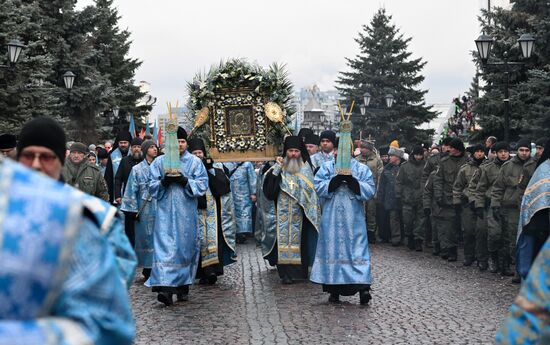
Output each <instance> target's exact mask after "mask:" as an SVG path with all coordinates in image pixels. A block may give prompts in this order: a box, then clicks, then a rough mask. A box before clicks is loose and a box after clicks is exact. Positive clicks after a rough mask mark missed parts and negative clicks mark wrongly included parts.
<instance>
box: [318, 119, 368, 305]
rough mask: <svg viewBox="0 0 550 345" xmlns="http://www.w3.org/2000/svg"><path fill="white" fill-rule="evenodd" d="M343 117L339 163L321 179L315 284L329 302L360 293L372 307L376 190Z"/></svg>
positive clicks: (323, 169) (322, 171)
mask: <svg viewBox="0 0 550 345" xmlns="http://www.w3.org/2000/svg"><path fill="white" fill-rule="evenodd" d="M349 116H351V111H350V114H349ZM343 117H344V116H343V112H342V120H343V121H342V124H341V131H340V144H339V148H338V157H337V162H336V163H335V162H332V161H330V162H326V163H324V164H322V165H321V166H320V167H319V170H318V172H317V173H316V175H315V190H316V191H317V194H318V196H319V199H320V200H321V202H322V205H323V210H322V218H321V229H320V233H319V240H318V242H317V251H316V255H315V261H314V262H313V267H312V270H311V277H310V280H311V281H312V282H314V283H317V284H323V291H324V292H328V293H330V297H329V302H332V303H338V302H339V300H340V295H343V296H350V295H355V294H356V293H359V296H360V303H361V305H366V304H368V302H369V300H370V299H371V296H370V293H369V290H370V285H371V284H372V273H371V260H370V253H369V249H368V238H367V231H365V230H368V229H367V224H366V222H365V208H364V205H363V204H364V202H366V201H368V200H370V199H372V198H373V197H374V194H375V193H376V187H375V185H374V180H373V178H372V173H371V171H370V169H369V168H368V167H367V166H366V165H364V164H362V163H359V162H358V161H357V160H355V159H353V158H351V148H352V142H351V122H350V121H349V117H348V120H344V118H343Z"/></svg>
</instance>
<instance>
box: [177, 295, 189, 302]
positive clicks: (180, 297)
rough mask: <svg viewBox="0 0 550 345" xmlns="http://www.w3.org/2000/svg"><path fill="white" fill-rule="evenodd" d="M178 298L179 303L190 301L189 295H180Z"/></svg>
mask: <svg viewBox="0 0 550 345" xmlns="http://www.w3.org/2000/svg"><path fill="white" fill-rule="evenodd" d="M177 296H178V302H187V301H189V294H186V293H179V294H178V295H177Z"/></svg>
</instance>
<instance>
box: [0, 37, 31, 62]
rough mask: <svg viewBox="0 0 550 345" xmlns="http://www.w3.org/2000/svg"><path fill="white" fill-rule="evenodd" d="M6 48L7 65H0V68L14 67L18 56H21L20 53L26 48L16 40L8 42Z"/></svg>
mask: <svg viewBox="0 0 550 345" xmlns="http://www.w3.org/2000/svg"><path fill="white" fill-rule="evenodd" d="M7 46H8V60H9V65H0V68H10V67H14V66H15V64H16V63H17V61H18V60H19V56H21V52H22V51H23V49H25V48H26V46H25V45H24V44H23V43H21V41H19V40H16V39H13V40H10V41H9V42H8V44H7Z"/></svg>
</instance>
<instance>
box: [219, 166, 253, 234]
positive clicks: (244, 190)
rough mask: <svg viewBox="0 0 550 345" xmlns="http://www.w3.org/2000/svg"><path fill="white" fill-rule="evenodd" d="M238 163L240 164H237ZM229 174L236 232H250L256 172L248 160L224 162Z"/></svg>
mask: <svg viewBox="0 0 550 345" xmlns="http://www.w3.org/2000/svg"><path fill="white" fill-rule="evenodd" d="M239 164H240V165H239ZM224 165H225V167H226V168H227V169H228V170H229V175H231V177H230V180H231V193H232V194H233V202H234V207H235V221H236V224H237V233H238V234H241V233H252V204H253V203H252V200H251V199H250V196H251V195H253V194H256V172H255V171H254V166H253V165H252V163H250V162H243V163H242V164H241V163H235V162H229V163H224Z"/></svg>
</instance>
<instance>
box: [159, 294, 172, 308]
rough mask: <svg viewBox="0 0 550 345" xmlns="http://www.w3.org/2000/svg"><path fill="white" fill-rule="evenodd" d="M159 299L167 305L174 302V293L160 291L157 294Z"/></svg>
mask: <svg viewBox="0 0 550 345" xmlns="http://www.w3.org/2000/svg"><path fill="white" fill-rule="evenodd" d="M157 301H159V302H161V303H164V305H165V306H167V307H168V306H171V305H172V304H174V301H172V294H171V293H168V292H159V293H158V295H157Z"/></svg>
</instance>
